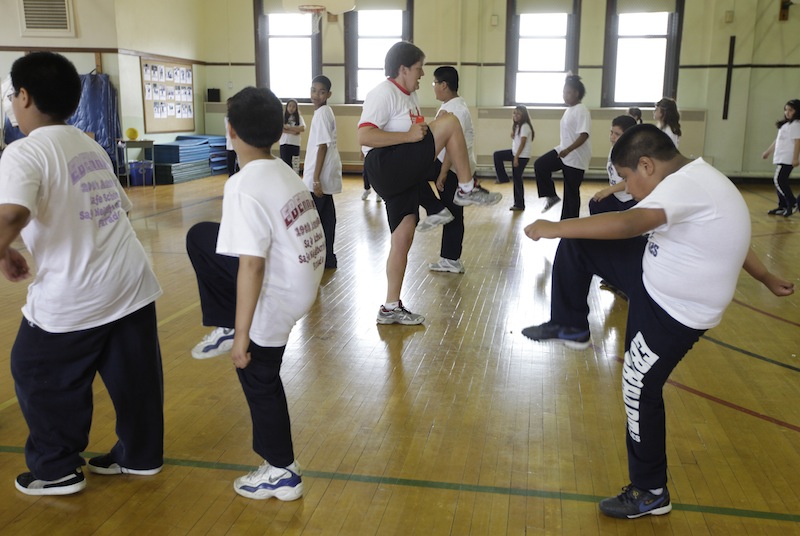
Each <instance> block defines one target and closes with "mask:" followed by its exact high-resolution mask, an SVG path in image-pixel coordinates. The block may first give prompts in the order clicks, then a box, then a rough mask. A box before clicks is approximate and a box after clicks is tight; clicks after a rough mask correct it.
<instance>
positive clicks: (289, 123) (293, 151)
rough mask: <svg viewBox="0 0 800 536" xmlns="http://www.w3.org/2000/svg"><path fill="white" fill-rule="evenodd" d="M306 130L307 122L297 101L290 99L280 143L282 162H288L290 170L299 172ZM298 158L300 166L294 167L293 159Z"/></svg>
mask: <svg viewBox="0 0 800 536" xmlns="http://www.w3.org/2000/svg"><path fill="white" fill-rule="evenodd" d="M305 129H306V122H305V121H303V116H302V115H300V110H299V109H298V108H297V101H296V100H294V99H290V100H289V101H288V102H287V103H286V110H285V111H284V113H283V134H282V135H281V139H280V140H279V141H278V143H279V144H280V153H281V160H283V161H284V162H286V165H288V166H289V167H290V168H292V169H294V170H295V171H296V172H297V171H299V169H298V167H299V158H300V134H301V133H302V132H303V131H304V130H305ZM295 156H296V157H298V166H297V167H295V166H293V165H292V159H293V158H294V157H295Z"/></svg>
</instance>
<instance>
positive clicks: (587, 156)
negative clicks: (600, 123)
mask: <svg viewBox="0 0 800 536" xmlns="http://www.w3.org/2000/svg"><path fill="white" fill-rule="evenodd" d="M584 132H585V133H586V134H589V135H590V136H591V133H592V116H591V115H589V109H588V108H586V106H584V105H583V103H580V102H579V103H578V104H576V105H574V106H570V107H569V108H567V109H566V110H565V111H564V115H563V116H561V142H560V143H559V144H558V147H556V148H555V149H556V152H557V153H560V152H561V151H563V150H564V149H566V148H567V147H569V146H570V145H572V144H573V143H574V142H575V140H576V139H578V136H579V135H581V134H582V133H584ZM591 159H592V140H591V138H590V139H588V140H586V141H585V142H584V143H583V145H581V146H580V147H578V148H577V149H575V150H574V151H572V152H571V153H569V154H568V155H567V156H565V157H564V158H562V159H561V161H562V162H563V163H564V165H565V166H569V167H573V168H576V169H583V170H586V169H589V161H590V160H591Z"/></svg>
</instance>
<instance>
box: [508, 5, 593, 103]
mask: <svg viewBox="0 0 800 536" xmlns="http://www.w3.org/2000/svg"><path fill="white" fill-rule="evenodd" d="M536 13H537V12H533V11H532V12H530V14H536ZM543 13H544V12H543ZM526 14H527V13H526ZM506 20H507V25H506V26H507V27H506V83H505V91H504V93H503V104H504V106H516V105H517V104H524V105H526V106H542V107H556V106H563V105H564V103H563V102H559V103H555V102H517V101H516V99H515V97H516V93H517V74H518V73H519V72H520V71H519V70H518V67H519V41H520V35H519V31H520V16H519V15H518V14H517V1H516V0H508V3H507V7H506ZM580 26H581V0H573V1H572V13H568V14H567V36H566V47H565V48H566V50H565V56H566V57H565V58H564V67H565V69H566V72H571V73H572V74H578V70H579V66H578V52H579V49H580ZM523 72H527V71H523ZM565 76H566V74H565Z"/></svg>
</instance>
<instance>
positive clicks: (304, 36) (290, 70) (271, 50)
mask: <svg viewBox="0 0 800 536" xmlns="http://www.w3.org/2000/svg"><path fill="white" fill-rule="evenodd" d="M317 24H319V21H318V22H317ZM267 28H268V38H267V47H266V49H267V55H268V57H267V61H268V73H269V78H268V85H269V88H270V89H271V90H272V91H273V93H275V95H277V96H278V98H279V99H281V100H287V99H297V100H301V101H305V102H309V96H308V88H309V84H310V83H311V79H312V78H314V76H315V75H316V74H318V73H320V72H321V71H322V61H321V57H322V54H321V49H322V39H321V37H320V33H319V28H316V31H314V28H313V27H312V17H311V15H310V14H300V13H274V14H269V15H267ZM259 59H261V58H259ZM257 61H258V60H257Z"/></svg>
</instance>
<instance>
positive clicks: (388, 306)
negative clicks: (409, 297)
mask: <svg viewBox="0 0 800 536" xmlns="http://www.w3.org/2000/svg"><path fill="white" fill-rule="evenodd" d="M398 307H400V302H399V301H393V302H386V303H385V304H384V305H383V308H384V309H386V310H387V311H394V310H395V309H397V308H398Z"/></svg>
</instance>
